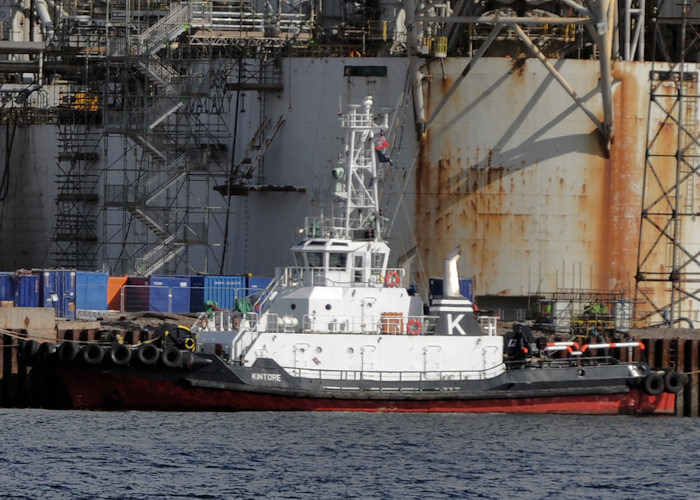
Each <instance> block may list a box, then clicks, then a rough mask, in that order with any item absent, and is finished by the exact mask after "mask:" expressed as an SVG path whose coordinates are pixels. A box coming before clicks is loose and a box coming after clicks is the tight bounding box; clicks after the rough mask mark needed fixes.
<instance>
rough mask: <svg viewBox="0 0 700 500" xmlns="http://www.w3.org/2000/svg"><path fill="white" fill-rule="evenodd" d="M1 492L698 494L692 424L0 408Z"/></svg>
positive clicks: (142, 495)
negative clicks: (0, 429)
mask: <svg viewBox="0 0 700 500" xmlns="http://www.w3.org/2000/svg"><path fill="white" fill-rule="evenodd" d="M0 421H2V437H1V438H0V496H2V498H31V499H44V498H70V499H78V498H85V499H87V498H90V499H92V498H95V499H115V498H134V499H150V498H206V499H208V498H211V499H219V498H314V499H316V498H320V499H323V498H342V497H347V498H363V499H364V498H378V499H386V498H401V499H404V498H416V499H418V498H420V499H430V498H497V499H500V498H523V499H527V498H557V499H559V498H571V499H580V498H604V499H620V498H635V499H645V498H649V499H657V498H663V499H668V498H688V499H691V498H692V499H696V498H700V420H699V419H689V418H687V419H680V418H678V419H677V418H663V419H658V418H634V417H572V416H554V415H543V416H542V415H539V416H526V415H500V414H493V415H445V414H436V415H423V414H420V415H406V414H365V413H139V412H72V411H71V412H67V411H47V410H0Z"/></svg>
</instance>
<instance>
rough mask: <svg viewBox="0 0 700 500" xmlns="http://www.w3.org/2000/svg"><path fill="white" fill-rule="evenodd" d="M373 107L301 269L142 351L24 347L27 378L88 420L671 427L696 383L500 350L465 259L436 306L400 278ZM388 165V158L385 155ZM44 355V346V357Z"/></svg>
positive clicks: (585, 359)
mask: <svg viewBox="0 0 700 500" xmlns="http://www.w3.org/2000/svg"><path fill="white" fill-rule="evenodd" d="M372 106H373V101H372V98H371V97H367V98H366V99H365V100H364V102H363V103H362V104H360V105H351V106H349V109H348V110H347V112H345V113H343V114H342V115H341V122H342V126H343V128H344V129H345V141H344V148H345V150H344V151H343V153H342V154H341V155H340V156H339V158H338V160H337V163H336V165H335V166H334V168H333V171H332V175H333V178H334V180H335V182H334V194H335V196H336V198H337V200H338V201H339V206H340V207H342V213H341V214H340V215H338V216H330V217H324V216H317V217H311V218H307V220H306V221H305V225H304V229H303V230H302V239H301V240H300V241H299V242H298V243H296V244H295V245H294V246H292V248H291V251H292V254H293V256H294V259H295V265H294V266H293V267H286V268H281V269H277V270H276V276H275V279H274V280H273V281H272V283H271V284H270V286H269V287H268V288H267V289H265V290H263V291H262V292H259V293H258V294H257V295H256V296H251V297H248V298H247V300H245V301H240V302H239V303H238V305H237V308H236V310H227V311H222V310H211V311H209V312H208V313H203V314H202V315H201V316H200V317H199V318H197V320H196V322H195V323H194V324H193V325H191V326H182V325H171V326H167V325H166V326H165V327H163V330H162V332H161V333H162V334H161V335H160V336H159V338H158V340H157V341H155V342H150V343H144V344H141V345H138V346H127V345H124V344H118V343H115V344H112V345H110V346H106V345H99V344H90V345H86V346H82V347H80V346H78V344H76V343H74V342H72V341H64V342H62V343H60V344H58V345H53V344H42V345H38V344H37V343H36V342H33V341H28V342H25V343H24V345H22V346H21V349H20V355H21V356H22V358H23V359H24V360H25V361H26V362H27V363H30V364H31V363H42V364H44V365H46V366H47V367H48V368H50V369H52V370H54V371H55V372H56V374H57V375H58V377H60V379H61V380H62V382H63V384H64V385H65V386H66V388H67V390H68V392H69V393H70V397H71V400H72V404H73V405H74V407H76V408H90V409H130V410H138V409H140V410H178V411H182V410H227V411H238V410H265V411H274V410H284V411H286V410H320V411H331V410H340V411H400V412H519V413H571V414H673V412H674V407H675V397H676V394H677V393H678V392H679V391H680V390H682V387H683V385H685V382H686V381H687V377H686V376H685V375H684V374H682V373H678V372H675V371H672V370H664V371H653V370H651V369H650V367H649V366H648V365H647V364H645V363H642V362H619V361H617V360H615V359H613V358H612V357H608V356H603V355H599V354H601V353H603V352H604V351H603V350H604V349H608V348H614V347H627V348H640V349H641V348H643V347H644V346H643V344H641V343H639V342H623V343H618V344H586V345H583V346H579V345H577V344H576V343H575V342H550V343H545V342H543V341H541V340H539V341H538V340H536V339H535V338H534V337H533V336H532V334H531V332H529V330H528V328H527V327H521V328H515V329H514V330H513V331H512V332H509V333H508V334H507V335H505V336H502V335H498V333H497V325H496V318H493V317H481V318H477V317H476V315H475V313H474V307H473V304H472V302H471V301H470V300H468V299H467V298H465V297H462V296H460V293H459V280H458V276H457V260H458V259H459V256H460V249H459V248H456V249H455V250H454V251H453V252H451V254H450V255H448V256H447V257H446V258H445V263H444V268H445V275H444V295H443V296H442V297H438V298H435V299H434V300H432V302H431V303H430V304H429V305H428V304H425V303H424V302H423V301H422V300H421V299H420V298H419V297H418V296H416V295H415V294H414V293H412V292H411V291H410V290H409V289H407V288H406V285H407V283H406V280H407V277H406V276H405V274H404V270H403V269H398V268H390V267H389V246H388V245H387V243H386V242H385V241H384V239H383V233H384V229H385V222H386V220H385V218H384V217H383V214H382V212H381V210H380V208H379V192H378V185H379V180H380V178H381V173H382V172H381V171H382V169H386V168H390V167H389V165H390V163H389V162H390V160H389V158H388V157H387V156H386V155H385V154H384V153H383V151H381V148H380V149H379V150H378V149H377V148H376V146H375V145H376V144H377V141H378V140H380V139H381V138H383V136H384V133H385V131H387V130H388V117H387V116H386V115H384V116H380V117H377V116H375V115H374V114H373V112H372ZM378 151H379V152H378ZM32 342H33V343H32Z"/></svg>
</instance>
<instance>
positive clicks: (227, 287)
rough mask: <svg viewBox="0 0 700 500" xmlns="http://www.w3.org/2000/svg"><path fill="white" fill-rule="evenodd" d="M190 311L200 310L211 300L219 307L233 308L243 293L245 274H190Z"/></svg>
mask: <svg viewBox="0 0 700 500" xmlns="http://www.w3.org/2000/svg"><path fill="white" fill-rule="evenodd" d="M189 279H190V311H191V312H202V311H204V310H205V307H204V304H205V303H206V302H207V301H209V300H213V301H214V302H216V303H217V304H218V305H219V307H220V308H221V309H234V308H235V306H236V300H238V299H239V298H241V297H243V296H244V295H245V285H246V280H245V276H190V278H189Z"/></svg>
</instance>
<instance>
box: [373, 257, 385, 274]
mask: <svg viewBox="0 0 700 500" xmlns="http://www.w3.org/2000/svg"><path fill="white" fill-rule="evenodd" d="M383 268H384V254H383V253H372V273H373V274H376V273H381V271H382V269H383Z"/></svg>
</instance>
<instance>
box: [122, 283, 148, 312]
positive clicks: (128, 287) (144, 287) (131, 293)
mask: <svg viewBox="0 0 700 500" xmlns="http://www.w3.org/2000/svg"><path fill="white" fill-rule="evenodd" d="M122 290H123V292H124V310H125V311H128V312H140V311H148V308H149V307H150V300H151V291H150V288H149V279H148V278H144V277H140V276H129V277H128V278H127V279H126V284H125V285H124V286H123V287H122Z"/></svg>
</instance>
